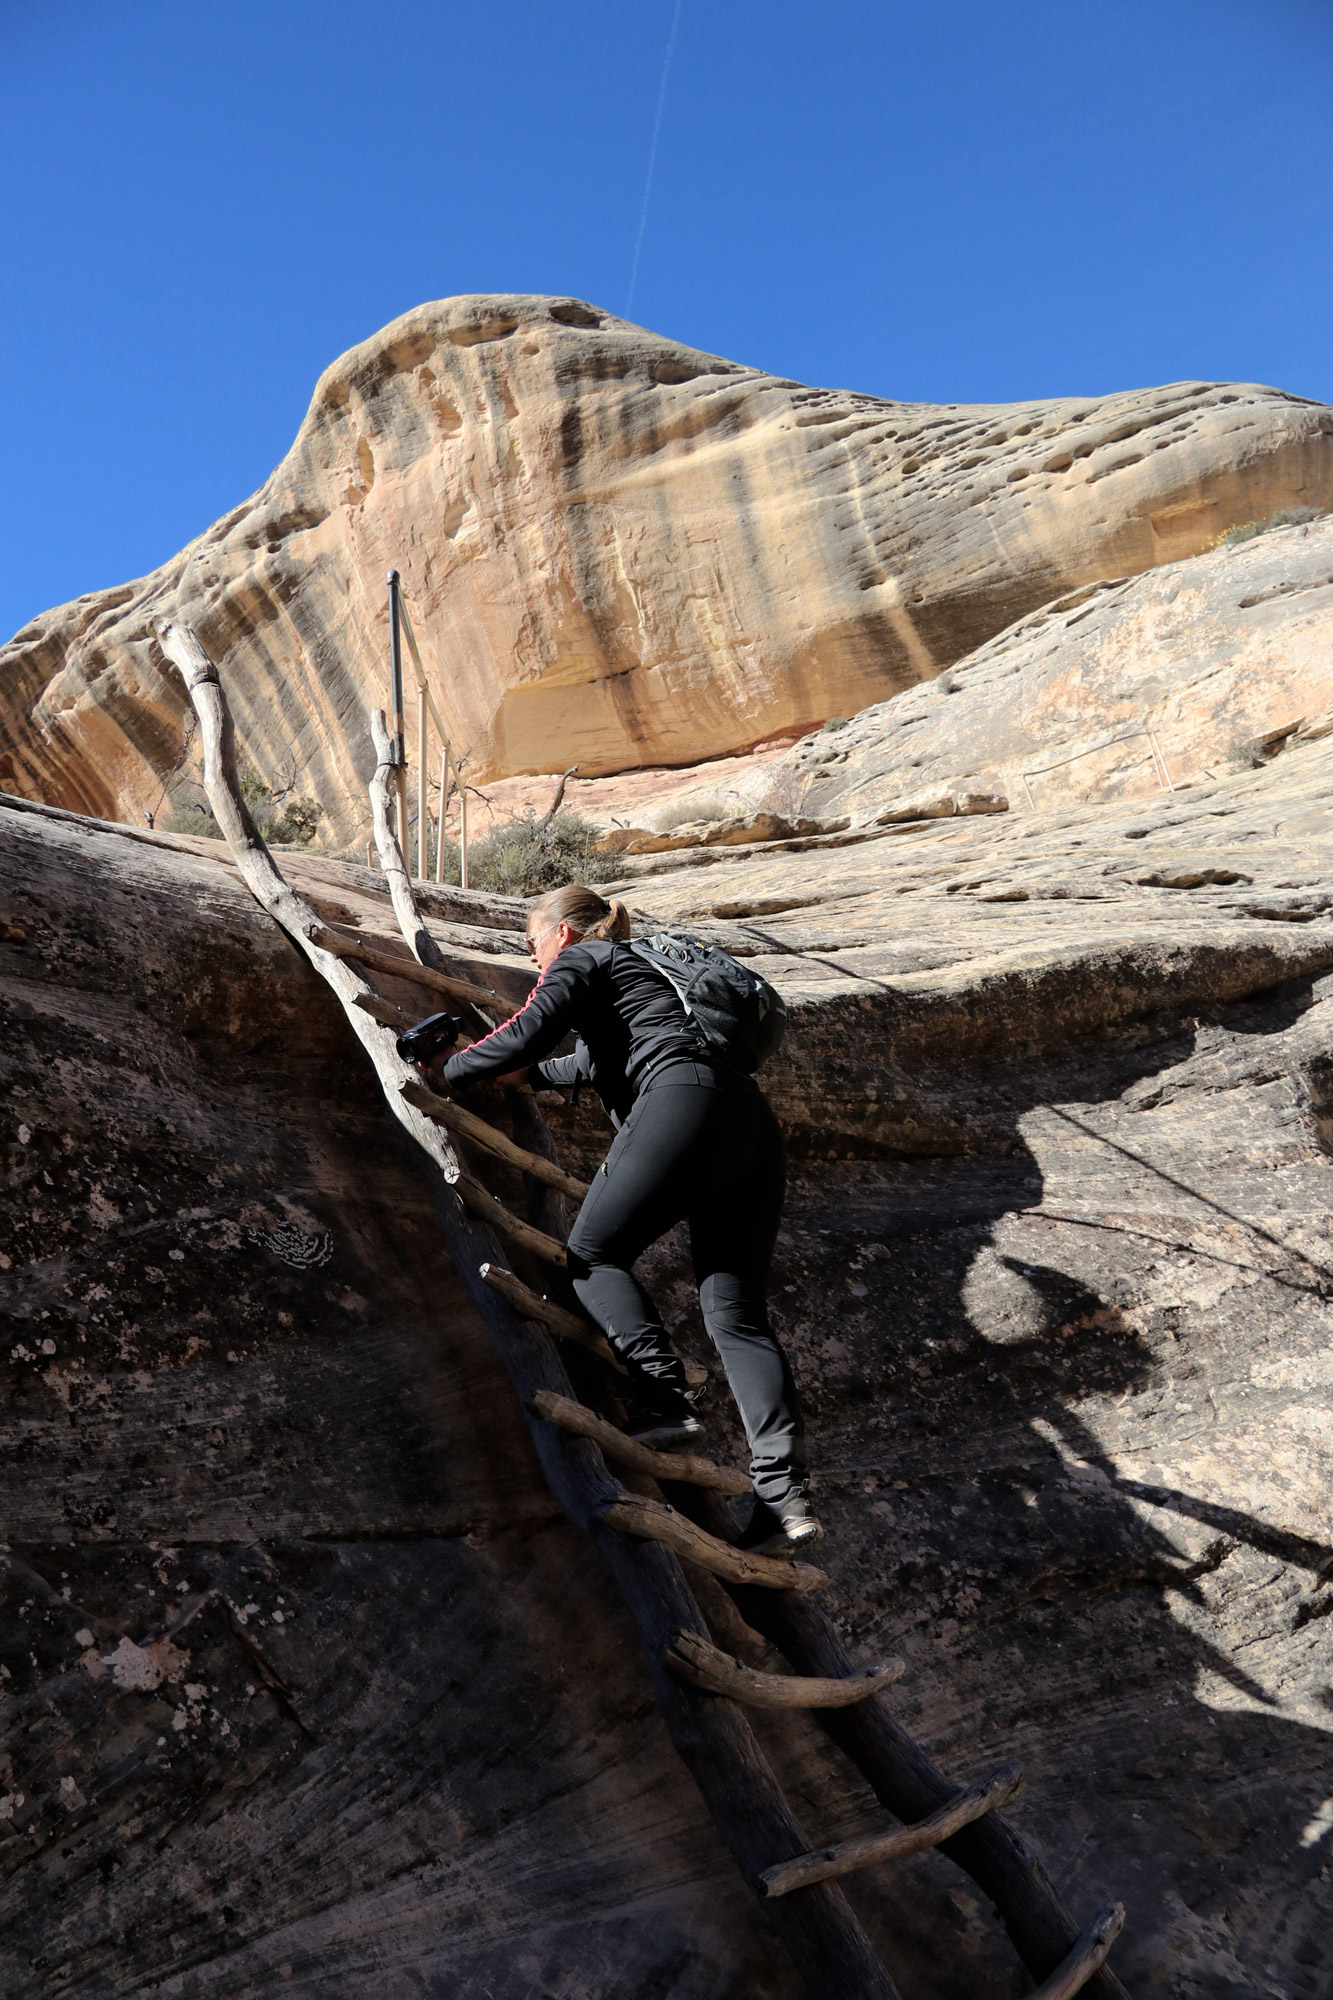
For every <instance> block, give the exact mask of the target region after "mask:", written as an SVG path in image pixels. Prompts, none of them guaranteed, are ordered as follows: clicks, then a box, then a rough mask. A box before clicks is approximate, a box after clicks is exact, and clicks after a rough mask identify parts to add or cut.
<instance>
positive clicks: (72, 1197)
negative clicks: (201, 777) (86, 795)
mask: <svg viewBox="0 0 1333 2000" xmlns="http://www.w3.org/2000/svg"><path fill="white" fill-rule="evenodd" d="M3 819H4V828H3V849H4V860H3V868H2V870H0V880H2V881H3V891H2V902H0V926H2V928H0V939H2V940H3V942H2V943H0V1018H2V1019H3V1041H4V1069H5V1082H6V1086H7V1089H6V1101H5V1125H4V1145H5V1162H6V1174H5V1181H4V1190H3V1210H2V1211H0V1213H2V1215H3V1220H2V1221H0V1245H2V1246H3V1251H2V1255H3V1268H2V1269H0V1279H2V1280H3V1284H4V1290H5V1294H6V1297H5V1308H6V1323H5V1332H4V1335H3V1339H2V1340H0V1380H2V1381H3V1419H2V1421H3V1447H2V1448H0V1518H3V1522H4V1527H3V1540H4V1543H5V1544H6V1545H7V1546H6V1547H5V1549H4V1551H3V1555H2V1556H0V1562H2V1563H3V1573H2V1580H0V1591H2V1593H3V1595H0V1699H2V1701H3V1713H4V1737H3V1749H2V1750H0V1878H2V1880H3V1887H0V1990H3V1992H4V1993H5V1994H6V1995H12V1996H14V2000H19V1996H24V2000H28V1996H31V2000H47V1996H49V1995H54V1994H77V1995H81V1996H82V1995H98V1996H101V1995H104V1994H129V1993H134V1994H138V1993H141V1992H145V1991H148V1990H151V1991H154V1992H162V1993H170V1994H173V1995H181V1996H184V1995H203V1994H208V1995H223V1994H228V1995H231V1994H235V1995H240V1994H246V1995H253V1994H264V1993H269V1992H273V1993H278V1992H281V1993H282V1994H284V1995H289V1994H293V1993H304V1994H307V1995H314V1994H318V1995H321V1996H333V1995H335V1994H336V1995H344V1994H348V1993H354V1992H355V1993H375V1994H377V1995H379V1994H383V1995H391V1994H409V1993H410V1994H413V1995H416V1994H419V1993H421V1992H423V1991H429V1992H435V1993H449V1994H455V1993H457V1994H462V1993H469V1994H474V1993H475V1994H482V1993H490V1994H493V1995H494V1996H495V2000H508V1996H513V2000H521V1996H523V1995H525V1994H528V1993H530V1992H534V1991H535V1992H556V1991H558V1992H561V1993H566V1994H571V1995H572V1994H574V1993H589V1994H593V1993H595V1994H610V1993H613V1992H615V1993H631V1994H648V1993H665V1992H667V1991H670V1992H672V1993H673V1994H676V1993H678V1994H690V1995H694V1994H699V1995H709V1996H712V1995H722V1994H724V1993H727V1992H731V1991H735V1990H737V1988H738V1985H739V1984H740V1983H742V1982H743V1981H745V1980H748V1979H750V1978H754V1979H757V1980H760V1981H762V1983H763V1986H764V1990H765V1991H767V1992H770V1993H773V1994H786V1993H789V1992H791V1991H792V1990H793V1984H794V1982H793V1980H792V1977H791V1975H790V1974H789V1972H788V1971H787V1969H786V1965H785V1961H784V1960H783V1959H782V1958H781V1956H780V1954H778V1952H777V1951H776V1948H775V1947H774V1946H773V1945H772V1944H771V1943H770V1941H769V1938H768V1935H767V1931H766V1926H765V1924H764V1921H763V1919H762V1917H761V1916H759V1915H758V1913H757V1912H754V1911H752V1910H751V1908H750V1904H749V1898H748V1896H747V1894H746V1892H745V1890H744V1889H743V1887H742V1885H741V1884H740V1882H739V1880H738V1879H737V1878H736V1877H735V1876H734V1874H733V1873H732V1871H731V1869H730V1864H729V1859H728V1857H727V1855H726V1852H725V1850H724V1849H723V1848H722V1847H721V1844H720V1842H719V1841H718V1840H717V1838H716V1836H715V1835H714V1833H713V1830H712V1827H711V1825H710V1823H709V1821H708V1819H707V1816H706V1814H705V1813H704V1812H703V1810H702V1808H701V1805H700V1802H699V1799H698V1794H697V1793H696V1792H695V1790H694V1787H693V1785H692V1784H691V1783H690V1781H689V1779H688V1778H687V1776H686V1775H685V1773H684V1771H683V1770H682V1768H681V1767H680V1766H679V1764H678V1763H677V1761H676V1759H675V1757H674V1753H673V1752H672V1750H671V1748H670V1745H669V1743H668V1741H667V1739H666V1737H665V1734H664V1732H662V1731H661V1729H660V1728H659V1726H658V1723H657V1717H656V1710H655V1707H654V1705H653V1702H652V1697H651V1694H650V1692H649V1689H648V1685H647V1681H646V1679H645V1677H644V1676H643V1675H642V1673H641V1672H640V1670H639V1667H638V1664H637V1659H636V1656H635V1650H634V1648H635V1639H634V1635H633V1631H632V1627H631V1626H630V1623H629V1621H628V1619H627V1618H626V1617H625V1615H624V1614H623V1612H622V1610H621V1607H620V1605H619V1602H618V1600H617V1599H616V1597H615V1595H614V1592H613V1591H612V1589H611V1587H610V1585H609V1582H608V1580H607V1579H606V1577H605V1576H604V1575H603V1573H602V1571H601V1569H600V1567H599V1566H598V1565H597V1564H596V1563H595V1562H594V1561H593V1560H592V1559H591V1557H590V1556H589V1554H588V1552H587V1550H586V1548H585V1546H584V1545H583V1544H582V1543H581V1542H579V1541H578V1540H577V1539H576V1537H575V1536H574V1535H573V1533H572V1532H571V1531H570V1530H568V1529H567V1528H566V1527H565V1526H564V1524H563V1522H562V1521H561V1520H560V1519H559V1517H558V1515H557V1513H556V1510H555V1507H554V1505H553V1503H552V1501H551V1500H550V1497H549V1495H548V1494H547V1492H546V1489H545V1487H544V1485H543V1483H542V1480H541V1477H540V1473H539V1471H538V1469H537V1466H536V1461H535V1458H534V1456H533V1454H532V1452H531V1449H530V1446H529V1442H528V1438H527V1433H526V1430H525V1428H524V1425H523V1423H522V1421H521V1419H520V1416H519V1413H518V1410H517V1407H516V1405H515V1404H514V1402H513V1399H512V1397H511V1394H510V1391H509V1387H508V1384H507V1382H506V1381H505V1380H504V1378H503V1376H502V1374H501V1372H500V1370H499V1367H498V1364H496V1363H495V1362H494V1360H493V1359H492V1355H491V1351H490V1347H489V1343H488V1341H487V1338H486V1335H485V1333H484V1331H483V1329H482V1328H481V1326H480V1323H479V1322H478V1321H477V1320H476V1319H475V1317H474V1315H473V1313H472V1310H471V1307H470V1305H469V1303H468V1301H467V1299H466V1297H465V1295H464V1293H463V1292H462V1289H461V1287H460V1285H459V1283H458V1280H457V1278H456V1276H455V1274H454V1272H453V1270H452V1268H451V1267H450V1266H449V1264H448V1262H447V1260H446V1259H445V1258H444V1256H443V1253H442V1250H441V1248H440V1243H439V1235H438V1228H437V1226H436V1224H435V1222H434V1219H433V1216H432V1214H431V1211H430V1207H429V1202H428V1199H427V1195H426V1190H425V1185H424V1182H422V1181H421V1180H420V1178H419V1176H418V1174H417V1172H416V1169H415V1166H414V1163H413V1160H412V1157H411V1153H410V1149H409V1148H408V1147H407V1144H406V1142H405V1141H404V1140H403V1139H402V1138H401V1136H400V1133H399V1128H398V1127H397V1126H396V1125H395V1124H394V1123H393V1121H392V1119H391V1118H390V1117H389V1116H388V1114H387V1113H386V1111H385V1110H384V1107H383V1104H382V1102H381V1100H380V1098H379V1094H378V1090H377V1088H376V1086H375V1084H374V1081H373V1078H372V1077H371V1076H370V1073H369V1071H368V1070H367V1069H366V1068H365V1067H364V1066H363V1062H362V1058H361V1056H360V1052H359V1048H358V1045H357V1044H356V1043H355V1041H354V1040H353V1038H352V1036H351V1034H350V1032H349V1031H347V1029H346V1028H345V1025H344V1023H343V1021H342V1018H341V1015H340V1014H339V1012H338V1010H337V1008H336V1006H335V1005H334V1004H333V1003H332V1002H331V1000H330V998H329V996H328V995H327V994H326V992H325V989H324V988H323V987H322V985H321V984H320V982H319V981H318V980H317V979H316V978H315V977H314V975H313V974H312V973H310V972H309V971H308V969H307V968H306V967H305V965H304V962H303V961H302V960H301V959H300V957H299V956H298V954H297V953H296V952H295V951H294V949H293V948H292V947H291V946H290V945H289V944H288V943H287V942H286V940H285V939H284V938H283V937H282V936H281V935H280V934H279V933H278V932H277V931H276V930H275V929H274V928H273V927H272V925H271V924H269V922H268V920H267V919H266V918H264V917H263V916H262V915H261V914H260V912H259V911H258V909H257V908H256V907H255V906H254V905H253V904H252V903H251V902H250V900H249V898H248V897H247V896H246V895H245V894H244V893H243V892H242V891H241V890H239V889H238V888H237V887H235V886H234V885H233V884H232V882H231V881H230V880H229V879H228V878H227V876H226V875H225V874H224V873H223V872H222V871H221V870H220V869H219V867H218V866H217V865H216V864H215V863H213V862H209V861H204V860H197V859H195V858H194V857H192V856H190V855H188V854H180V853H170V852H167V851H165V850H163V849H162V848H159V847H154V846H152V845H150V844H147V843H141V842H136V841H135V840H133V839H132V838H129V837H126V836H124V835H119V836H117V835H114V834H110V833H107V834H99V833H97V832H95V831H90V830H87V829H77V828H74V827H72V826H70V825H69V824H68V823H60V822H57V821H52V820H50V819H44V818H42V817H40V816H36V815H32V814H18V813H12V812H6V813H5V814H4V815H3ZM210 1592H217V1593H220V1594H219V1595H218V1596H213V1597H210V1596H209V1595H208V1593H210ZM229 1605H230V1606H233V1607H236V1609H235V1611H234V1612H233V1611H232V1610H230V1609H229V1608H228V1607H229ZM195 1607H197V1609H196V1611H195V1615H194V1617H193V1618H192V1620H191V1622H190V1624H189V1625H188V1627H187V1628H186V1629H185V1630H184V1631H183V1632H182V1633H181V1634H180V1635H179V1638H178V1640H177V1642H176V1644H175V1647H174V1648H166V1649H164V1648H162V1647H161V1646H158V1647H157V1650H156V1651H154V1650H153V1648H154V1644H155V1642H156V1641H157V1640H158V1639H159V1638H160V1635H161V1633H162V1629H163V1622H164V1620H165V1619H167V1618H168V1617H172V1618H175V1617H179V1616H180V1615H181V1613H182V1611H183V1610H188V1609H192V1608H195ZM108 1661H110V1662H111V1664H107V1662H108ZM118 1676H119V1679H118V1678H117V1677H118ZM154 1682H156V1684H155V1685H154Z"/></svg>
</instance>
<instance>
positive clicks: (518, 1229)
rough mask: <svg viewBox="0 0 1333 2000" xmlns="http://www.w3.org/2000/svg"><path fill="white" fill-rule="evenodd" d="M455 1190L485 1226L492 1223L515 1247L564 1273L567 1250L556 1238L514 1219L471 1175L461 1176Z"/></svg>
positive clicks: (468, 1208) (515, 1217)
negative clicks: (517, 1246)
mask: <svg viewBox="0 0 1333 2000" xmlns="http://www.w3.org/2000/svg"><path fill="white" fill-rule="evenodd" d="M454 1189H455V1191H456V1193H457V1194H458V1195H459V1196H460V1197H461V1199H462V1203H463V1206H464V1208H466V1209H467V1211H468V1213H469V1214H470V1215H475V1216H476V1217H477V1218H478V1219H479V1220H480V1221H482V1222H489V1223H490V1225H491V1228H492V1229H493V1230H494V1231H495V1233H496V1235H497V1236H507V1237H508V1238H509V1240H510V1242H511V1243H518V1244H520V1245H521V1246H522V1247H523V1249H525V1250H530V1251H531V1252H532V1254H533V1256H534V1257H544V1258H545V1260H546V1262H547V1263H548V1264H554V1265H556V1266H557V1268H558V1269H559V1270H562V1271H563V1270H564V1268H565V1264H566V1261H567V1260H566V1257H565V1246H564V1244H563V1243H557V1242H556V1240H555V1238H554V1236H547V1235H546V1234H545V1233H544V1232H543V1231H542V1230H540V1229H534V1228H533V1226H532V1224H531V1223H530V1222H524V1221H523V1220H522V1219H521V1218H520V1217H519V1216H517V1215H511V1214H510V1213H509V1210H508V1209H507V1208H506V1207H505V1205H504V1203H503V1202H502V1201H497V1200H496V1198H495V1196H494V1195H493V1194H492V1193H491V1191H490V1189H489V1188H484V1187H483V1186H482V1184H481V1182H480V1181H475V1180H473V1178H472V1176H471V1174H460V1175H459V1176H458V1179H457V1180H456V1181H455V1182H454Z"/></svg>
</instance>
